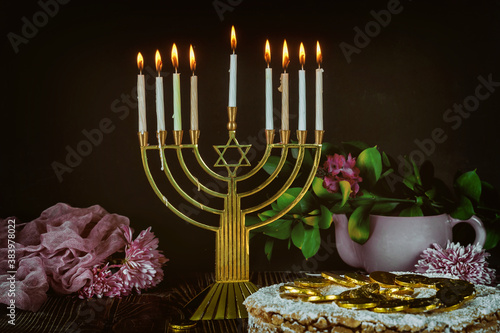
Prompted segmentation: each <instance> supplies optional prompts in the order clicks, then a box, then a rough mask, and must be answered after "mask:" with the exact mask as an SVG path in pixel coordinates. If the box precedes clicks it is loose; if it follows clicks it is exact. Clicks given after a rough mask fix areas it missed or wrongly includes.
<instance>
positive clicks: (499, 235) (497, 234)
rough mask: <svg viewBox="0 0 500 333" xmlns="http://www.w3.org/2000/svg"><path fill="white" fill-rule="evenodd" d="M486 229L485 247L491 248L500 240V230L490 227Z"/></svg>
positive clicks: (486, 248)
mask: <svg viewBox="0 0 500 333" xmlns="http://www.w3.org/2000/svg"><path fill="white" fill-rule="evenodd" d="M486 231H487V233H486V241H485V242H484V246H483V248H484V249H485V250H491V249H492V248H494V247H496V246H497V245H498V242H499V241H500V231H499V230H495V229H493V228H488V229H487V230H486Z"/></svg>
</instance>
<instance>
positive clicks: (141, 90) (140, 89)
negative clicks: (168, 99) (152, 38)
mask: <svg viewBox="0 0 500 333" xmlns="http://www.w3.org/2000/svg"><path fill="white" fill-rule="evenodd" d="M137 67H138V68H139V75H137V103H138V104H139V132H141V133H144V132H147V126H146V85H145V84H144V75H143V74H142V70H143V68H144V59H143V57H142V54H141V53H140V52H139V53H138V54H137Z"/></svg>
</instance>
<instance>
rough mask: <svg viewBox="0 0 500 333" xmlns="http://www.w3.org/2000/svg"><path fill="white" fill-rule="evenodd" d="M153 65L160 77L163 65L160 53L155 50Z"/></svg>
mask: <svg viewBox="0 0 500 333" xmlns="http://www.w3.org/2000/svg"><path fill="white" fill-rule="evenodd" d="M155 64H156V71H157V72H158V75H160V72H161V68H162V66H163V63H162V62H161V56H160V51H158V50H156V54H155Z"/></svg>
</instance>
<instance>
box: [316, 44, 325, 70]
mask: <svg viewBox="0 0 500 333" xmlns="http://www.w3.org/2000/svg"><path fill="white" fill-rule="evenodd" d="M316 62H317V63H318V67H321V63H322V62H323V55H322V54H321V47H319V42H316Z"/></svg>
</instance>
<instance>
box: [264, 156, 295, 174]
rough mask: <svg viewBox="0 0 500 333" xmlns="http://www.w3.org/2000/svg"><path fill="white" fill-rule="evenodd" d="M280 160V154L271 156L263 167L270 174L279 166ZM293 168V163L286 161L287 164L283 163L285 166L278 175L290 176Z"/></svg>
mask: <svg viewBox="0 0 500 333" xmlns="http://www.w3.org/2000/svg"><path fill="white" fill-rule="evenodd" d="M279 162H280V158H279V157H278V156H269V158H268V159H267V161H266V163H265V164H264V166H263V167H262V168H263V169H264V171H265V172H267V173H268V174H272V173H273V172H274V170H276V168H277V167H278V164H279ZM292 169H293V164H292V163H291V162H289V161H286V162H285V164H283V167H282V168H281V171H280V172H279V174H278V176H277V177H279V176H280V175H283V176H284V177H288V176H289V175H290V174H291V173H292Z"/></svg>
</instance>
